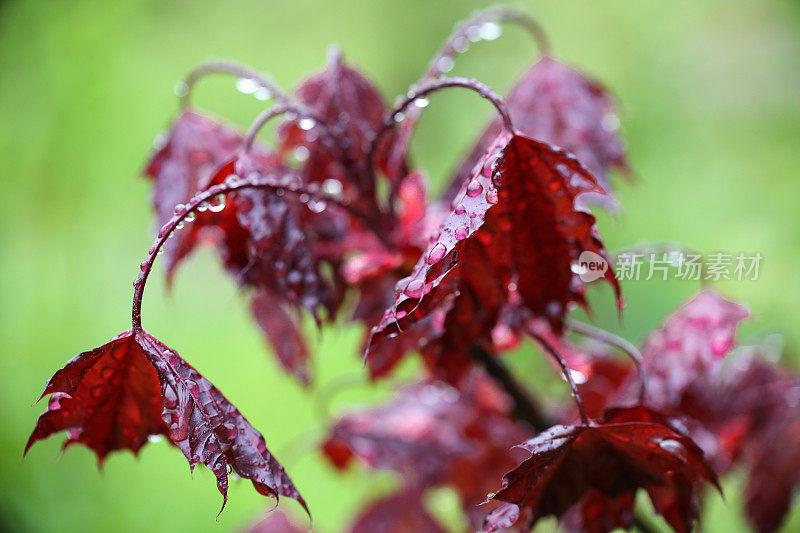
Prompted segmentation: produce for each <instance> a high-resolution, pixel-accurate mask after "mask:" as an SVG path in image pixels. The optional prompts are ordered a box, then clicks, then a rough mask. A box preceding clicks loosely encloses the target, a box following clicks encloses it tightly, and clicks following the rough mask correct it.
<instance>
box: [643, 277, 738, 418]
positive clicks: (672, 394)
mask: <svg viewBox="0 0 800 533" xmlns="http://www.w3.org/2000/svg"><path fill="white" fill-rule="evenodd" d="M749 316H750V313H749V312H748V310H747V309H746V308H745V307H743V306H742V305H740V304H738V303H735V302H732V301H729V300H726V299H724V298H722V296H720V295H719V294H717V293H716V292H714V291H712V290H702V291H700V292H699V293H697V294H696V295H695V296H693V297H692V299H691V300H689V301H688V302H687V303H686V304H684V305H683V306H682V307H681V308H680V309H678V310H677V311H676V312H674V313H673V314H672V315H671V316H670V317H669V318H667V320H666V321H665V322H664V323H663V324H662V326H661V328H659V330H657V331H656V332H655V333H653V334H651V335H650V337H649V338H648V339H647V342H646V343H645V344H644V346H643V347H642V357H643V358H644V366H645V370H646V374H647V399H648V404H649V405H652V406H656V407H663V406H677V405H678V404H679V403H680V398H681V395H682V394H683V391H684V389H685V388H686V387H687V386H688V385H689V384H690V383H691V382H692V381H693V380H696V379H698V378H705V377H708V376H709V374H710V373H711V372H713V371H715V370H716V369H717V368H718V367H719V361H720V360H721V359H722V358H724V357H725V355H727V354H728V353H729V352H730V351H731V349H732V348H733V347H734V346H735V344H736V331H737V329H738V327H739V324H740V323H741V322H742V321H743V320H744V319H746V318H748V317H749Z"/></svg>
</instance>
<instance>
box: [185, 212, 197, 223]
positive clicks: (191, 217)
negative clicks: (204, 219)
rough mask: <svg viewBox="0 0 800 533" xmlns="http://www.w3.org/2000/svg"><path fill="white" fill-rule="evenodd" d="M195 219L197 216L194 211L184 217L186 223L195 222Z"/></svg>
mask: <svg viewBox="0 0 800 533" xmlns="http://www.w3.org/2000/svg"><path fill="white" fill-rule="evenodd" d="M195 218H197V215H195V214H194V211H191V212H189V213H187V214H186V216H185V217H183V220H184V221H186V222H193V221H194V219H195Z"/></svg>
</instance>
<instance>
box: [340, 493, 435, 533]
mask: <svg viewBox="0 0 800 533" xmlns="http://www.w3.org/2000/svg"><path fill="white" fill-rule="evenodd" d="M349 531H350V533H373V532H375V531H381V532H385V533H445V531H446V530H445V529H444V528H443V527H442V526H440V525H439V524H438V523H437V522H436V519H435V518H433V517H432V516H431V515H430V513H428V510H427V509H425V506H424V504H423V502H422V494H421V491H420V490H418V489H415V488H413V487H409V488H403V489H400V490H398V491H397V492H395V493H394V494H389V495H388V496H384V497H383V498H381V499H379V500H377V501H375V502H372V503H370V504H369V505H368V506H367V507H366V509H364V510H363V511H362V512H361V514H360V515H359V516H358V517H357V518H356V520H355V522H354V523H353V525H352V526H350V530H349Z"/></svg>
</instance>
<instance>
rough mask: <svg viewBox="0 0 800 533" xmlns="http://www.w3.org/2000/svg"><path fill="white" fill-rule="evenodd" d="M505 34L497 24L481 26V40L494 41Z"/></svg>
mask: <svg viewBox="0 0 800 533" xmlns="http://www.w3.org/2000/svg"><path fill="white" fill-rule="evenodd" d="M502 34H503V28H502V27H501V26H500V24H498V23H496V22H484V23H483V24H481V28H480V30H479V35H480V37H481V39H486V40H487V41H494V40H495V39H497V38H498V37H500V35H502Z"/></svg>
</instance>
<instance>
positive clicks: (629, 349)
mask: <svg viewBox="0 0 800 533" xmlns="http://www.w3.org/2000/svg"><path fill="white" fill-rule="evenodd" d="M566 325H567V328H568V329H571V330H572V331H574V332H575V333H580V334H581V335H584V336H586V337H590V338H592V339H595V340H598V341H600V342H602V343H605V344H608V345H611V346H614V347H615V348H618V349H620V350H622V351H623V352H625V353H626V354H628V357H630V358H631V361H633V364H634V365H635V366H636V372H637V373H638V374H639V403H640V404H641V403H644V395H645V383H646V381H647V379H646V374H645V369H644V364H643V360H642V354H641V352H640V351H639V349H638V348H637V347H636V346H634V345H633V344H631V343H630V342H628V341H627V340H625V339H623V338H622V337H618V336H617V335H614V334H613V333H611V332H609V331H606V330H604V329H601V328H598V327H595V326H592V325H591V324H586V323H584V322H578V321H577V320H567V324H566Z"/></svg>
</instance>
